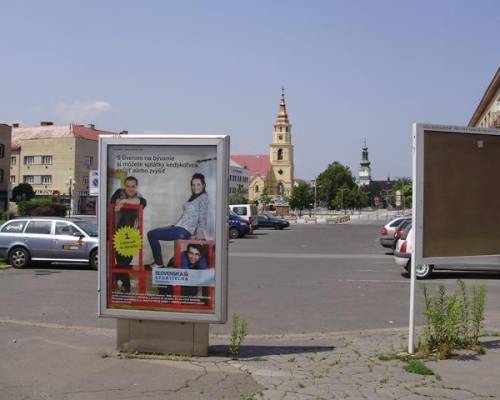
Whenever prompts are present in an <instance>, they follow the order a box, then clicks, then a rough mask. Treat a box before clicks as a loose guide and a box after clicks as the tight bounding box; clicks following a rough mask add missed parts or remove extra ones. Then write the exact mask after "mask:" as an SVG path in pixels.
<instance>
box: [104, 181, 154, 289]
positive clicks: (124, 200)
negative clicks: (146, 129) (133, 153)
mask: <svg viewBox="0 0 500 400" xmlns="http://www.w3.org/2000/svg"><path fill="white" fill-rule="evenodd" d="M124 183H125V188H120V189H118V190H116V191H115V193H113V196H111V204H114V211H115V213H116V214H117V218H116V231H118V230H119V229H120V228H124V227H129V228H135V227H136V226H137V223H138V212H139V210H137V209H134V208H127V207H126V205H128V204H131V205H141V206H142V207H143V208H144V207H146V205H147V202H146V199H145V198H144V197H142V195H141V194H140V193H139V192H138V190H137V186H138V184H139V182H138V180H137V178H135V177H134V176H128V177H127V178H125V182H124ZM115 258H116V264H117V266H118V267H119V268H131V265H130V264H131V263H132V258H133V257H132V256H124V255H122V254H120V253H119V252H116V257H115ZM113 281H114V285H115V288H117V289H119V290H120V291H121V292H124V293H129V292H130V276H129V274H125V273H116V274H114V276H113Z"/></svg>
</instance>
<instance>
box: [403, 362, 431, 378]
mask: <svg viewBox="0 0 500 400" xmlns="http://www.w3.org/2000/svg"><path fill="white" fill-rule="evenodd" d="M403 369H404V370H405V371H406V372H410V373H412V374H419V375H435V373H434V371H433V370H432V369H430V368H429V367H428V366H427V365H425V364H424V363H423V362H422V361H420V360H410V361H408V363H407V364H406V365H405V366H404V368H403Z"/></svg>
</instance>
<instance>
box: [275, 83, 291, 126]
mask: <svg viewBox="0 0 500 400" xmlns="http://www.w3.org/2000/svg"><path fill="white" fill-rule="evenodd" d="M280 122H281V123H283V122H284V123H286V124H288V123H289V121H288V114H287V113H286V103H285V88H284V87H283V86H282V87H281V100H280V108H279V111H278V116H277V117H276V124H278V123H280Z"/></svg>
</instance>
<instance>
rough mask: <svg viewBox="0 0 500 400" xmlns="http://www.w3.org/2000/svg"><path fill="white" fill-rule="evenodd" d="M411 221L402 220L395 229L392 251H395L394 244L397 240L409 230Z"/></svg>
mask: <svg viewBox="0 0 500 400" xmlns="http://www.w3.org/2000/svg"><path fill="white" fill-rule="evenodd" d="M411 223H412V220H411V219H404V220H403V221H401V223H400V224H399V225H398V227H397V228H396V231H395V232H394V241H393V242H392V251H394V250H395V249H396V244H397V243H398V240H399V239H400V238H401V236H402V235H403V234H404V233H405V232H406V231H407V230H408V229H409V228H411Z"/></svg>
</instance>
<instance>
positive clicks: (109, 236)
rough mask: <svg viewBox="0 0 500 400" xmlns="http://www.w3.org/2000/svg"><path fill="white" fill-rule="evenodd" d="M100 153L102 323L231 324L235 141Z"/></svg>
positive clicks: (114, 147) (186, 140)
mask: <svg viewBox="0 0 500 400" xmlns="http://www.w3.org/2000/svg"><path fill="white" fill-rule="evenodd" d="M99 144H100V145H99V151H100V154H99V183H100V199H99V217H98V220H99V315H100V316H104V317H117V318H120V317H121V318H131V319H157V320H171V321H192V322H216V323H217V322H218V323H223V322H225V321H226V319H227V186H228V185H227V177H228V168H229V161H228V157H229V137H228V136H201V135H199V136H198V135H197V136H173V135H154V136H152V135H151V136H150V135H127V136H126V137H125V136H102V137H101V138H100V139H99Z"/></svg>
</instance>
